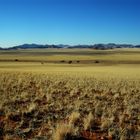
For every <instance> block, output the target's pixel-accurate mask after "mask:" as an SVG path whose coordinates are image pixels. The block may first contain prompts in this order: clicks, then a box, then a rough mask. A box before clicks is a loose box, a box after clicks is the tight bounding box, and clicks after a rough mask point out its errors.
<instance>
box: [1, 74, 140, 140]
mask: <svg viewBox="0 0 140 140" xmlns="http://www.w3.org/2000/svg"><path fill="white" fill-rule="evenodd" d="M122 75H123V74H122ZM131 76H132V75H131ZM107 77H108V78H107ZM120 77H121V75H120V76H119V77H117V76H114V77H113V76H112V75H111V76H110V77H109V75H106V76H105V77H103V76H98V77H97V75H96V76H95V75H94V74H93V75H92V74H91V73H89V74H85V75H84V74H83V73H82V75H81V73H76V72H75V73H73V74H71V75H68V73H67V72H66V73H65V74H64V73H62V72H61V73H59V72H58V73H55V74H54V73H46V74H43V73H33V72H31V73H30V72H1V73H0V82H1V85H0V98H1V102H0V135H1V138H3V139H6V140H8V139H14V138H17V139H33V138H36V139H39V138H41V139H43V140H45V139H55V140H63V139H64V137H65V138H66V137H69V138H70V137H73V138H76V137H84V136H86V137H87V136H89V135H88V131H89V132H90V136H89V137H90V138H91V139H92V138H93V137H94V138H93V139H95V137H102V138H103V137H106V138H107V137H108V139H109V138H110V139H111V138H112V137H113V139H115V138H116V139H132V138H134V139H136V137H138V135H137V134H138V133H139V123H140V118H139V114H140V110H139V108H140V103H139V99H140V88H139V87H140V80H139V77H137V78H136V77H135V76H134V78H132V77H130V78H129V77H127V78H125V76H122V78H120ZM85 130H86V131H87V132H86V134H85V132H84V131H85ZM83 132H84V133H83ZM97 134H98V135H99V136H98V135H97ZM96 139H99V138H96ZM137 140H138V139H137Z"/></svg>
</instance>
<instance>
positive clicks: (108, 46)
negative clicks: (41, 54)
mask: <svg viewBox="0 0 140 140" xmlns="http://www.w3.org/2000/svg"><path fill="white" fill-rule="evenodd" d="M44 48H58V49H59V48H68V49H73V48H91V49H99V50H105V49H114V48H140V45H131V44H115V43H108V44H93V45H73V46H72V45H63V44H59V45H48V44H47V45H40V44H23V45H18V46H13V47H9V48H2V47H0V50H17V49H44Z"/></svg>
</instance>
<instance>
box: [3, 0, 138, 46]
mask: <svg viewBox="0 0 140 140" xmlns="http://www.w3.org/2000/svg"><path fill="white" fill-rule="evenodd" d="M24 43H29V44H30V43H37V44H69V45H77V44H89V45H90V44H96V43H119V44H123V43H127V44H140V0H0V47H11V46H16V45H20V44H24Z"/></svg>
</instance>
